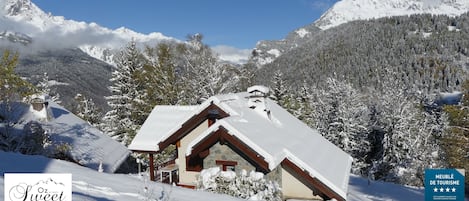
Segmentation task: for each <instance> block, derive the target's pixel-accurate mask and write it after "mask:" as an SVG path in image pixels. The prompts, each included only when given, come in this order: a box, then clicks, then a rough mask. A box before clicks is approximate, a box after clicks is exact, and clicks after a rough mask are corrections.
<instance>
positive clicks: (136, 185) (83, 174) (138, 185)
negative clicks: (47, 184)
mask: <svg viewBox="0 0 469 201" xmlns="http://www.w3.org/2000/svg"><path fill="white" fill-rule="evenodd" d="M0 161H8V163H0V198H3V196H4V195H3V194H4V191H3V189H4V187H3V185H4V178H3V174H4V173H9V172H39V173H41V172H46V173H72V186H73V187H72V188H73V189H72V190H73V200H97V201H107V200H116V201H119V200H144V199H145V198H146V197H152V198H154V199H156V198H160V197H162V195H164V196H166V197H165V198H169V199H168V200H178V201H186V200H187V201H195V200H204V201H210V200H214V201H215V200H226V201H230V200H233V201H234V200H239V199H235V198H232V197H229V196H224V195H216V194H211V193H206V192H200V191H194V190H189V189H183V188H179V187H173V186H169V185H165V184H160V183H154V182H148V181H145V179H144V178H142V177H139V176H136V175H124V174H108V173H99V172H98V171H95V170H92V169H88V168H85V167H81V166H78V165H76V164H73V163H69V162H65V161H60V160H54V159H48V158H45V157H42V156H26V155H21V154H16V153H8V152H1V151H0ZM145 187H148V189H150V190H149V191H147V193H145V191H144V188H145ZM147 195H151V196H147ZM348 200H349V201H408V200H424V190H423V189H419V188H412V187H405V186H400V185H396V184H391V183H384V182H374V181H372V182H370V183H368V181H367V180H366V179H363V178H361V177H358V176H351V178H350V185H349V192H348Z"/></svg>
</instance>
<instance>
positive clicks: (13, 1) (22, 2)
mask: <svg viewBox="0 0 469 201" xmlns="http://www.w3.org/2000/svg"><path fill="white" fill-rule="evenodd" d="M4 3H5V4H4V7H3V8H4V10H5V11H6V15H9V16H17V15H19V14H21V13H23V12H25V11H31V10H32V9H34V8H35V6H34V4H33V3H31V1H30V0H6V1H5V2H4Z"/></svg>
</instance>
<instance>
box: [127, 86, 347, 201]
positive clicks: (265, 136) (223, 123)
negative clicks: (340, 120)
mask: <svg viewBox="0 0 469 201" xmlns="http://www.w3.org/2000/svg"><path fill="white" fill-rule="evenodd" d="M251 95H252V94H250V93H247V92H242V93H236V94H222V95H217V96H213V97H210V98H209V99H208V100H207V101H205V102H204V103H202V104H201V105H199V106H187V107H182V106H156V107H155V109H153V111H152V113H151V114H150V116H149V117H148V119H147V120H146V121H145V123H144V125H143V126H142V129H141V130H140V131H139V132H138V134H137V135H136V136H135V138H134V140H133V141H132V143H131V145H130V146H129V149H131V150H139V151H158V149H159V147H158V144H159V143H160V142H163V141H165V140H166V139H168V138H169V137H170V136H171V134H173V133H174V132H176V131H177V130H178V129H180V128H181V127H182V126H183V124H184V123H185V122H186V121H188V120H189V119H190V118H191V117H193V116H194V115H197V114H198V113H200V112H202V111H203V110H205V109H206V108H207V107H209V106H210V105H211V104H214V105H216V106H218V107H219V108H220V109H222V110H223V111H224V112H226V113H228V114H229V116H228V117H225V118H222V119H219V120H217V121H216V123H215V124H213V125H212V126H211V127H209V128H208V129H207V130H206V131H204V133H202V134H201V135H200V136H199V137H197V138H196V139H194V140H193V141H192V142H191V143H190V144H189V146H188V149H187V150H186V154H187V155H191V152H192V149H193V148H194V146H196V145H197V144H198V143H200V142H201V141H203V140H204V139H205V138H206V137H208V136H210V135H211V134H212V133H213V132H214V131H216V130H218V129H219V128H220V127H223V128H225V129H227V130H228V132H229V134H230V135H233V136H236V138H238V139H240V140H241V141H242V142H243V143H245V144H246V145H248V146H249V147H250V148H252V149H253V150H254V151H256V152H257V153H258V154H259V155H261V156H262V157H263V158H264V159H265V161H266V162H267V163H268V165H269V169H271V170H273V169H274V168H276V167H278V165H279V164H280V163H281V162H282V161H284V160H285V159H288V160H289V161H291V162H292V163H294V164H295V165H296V166H297V167H299V168H301V169H303V170H305V171H306V172H308V173H309V174H310V176H311V177H312V178H317V179H318V180H320V181H321V182H322V183H323V184H324V185H326V186H327V187H329V188H330V189H332V190H333V191H334V192H336V193H337V194H338V195H340V196H342V197H343V198H345V197H346V192H347V188H348V181H349V175H350V168H351V164H352V157H351V156H349V155H348V154H347V153H345V152H344V151H342V150H341V149H340V148H338V147H337V146H335V145H334V144H332V143H331V142H329V141H327V140H326V139H325V138H324V137H322V136H321V135H320V134H319V133H318V132H317V131H316V130H314V129H311V128H310V127H308V126H307V125H306V124H304V123H303V122H302V121H300V120H298V119H297V118H296V117H294V116H293V115H291V114H290V113H288V111H286V110H285V109H283V108H282V107H280V106H279V105H278V104H276V103H275V102H274V101H272V100H270V99H268V98H266V99H265V101H264V103H263V104H265V108H266V109H265V110H259V109H257V108H254V109H253V108H252V107H251V108H250V107H249V97H250V96H251Z"/></svg>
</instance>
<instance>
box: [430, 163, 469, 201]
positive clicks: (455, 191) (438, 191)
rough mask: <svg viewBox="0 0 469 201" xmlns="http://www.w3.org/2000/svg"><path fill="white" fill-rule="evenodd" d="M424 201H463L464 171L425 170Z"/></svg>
mask: <svg viewBox="0 0 469 201" xmlns="http://www.w3.org/2000/svg"><path fill="white" fill-rule="evenodd" d="M425 201H464V170H461V169H427V170H425Z"/></svg>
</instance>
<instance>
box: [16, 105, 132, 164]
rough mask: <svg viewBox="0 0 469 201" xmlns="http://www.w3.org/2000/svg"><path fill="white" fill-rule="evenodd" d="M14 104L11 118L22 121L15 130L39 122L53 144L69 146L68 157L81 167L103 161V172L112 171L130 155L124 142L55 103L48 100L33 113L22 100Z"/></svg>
mask: <svg viewBox="0 0 469 201" xmlns="http://www.w3.org/2000/svg"><path fill="white" fill-rule="evenodd" d="M14 105H15V106H14V108H15V111H14V113H15V117H13V119H12V120H14V121H17V122H23V123H21V124H17V125H15V126H16V127H18V130H21V129H22V128H23V127H24V124H26V123H28V122H30V121H38V122H40V123H41V125H42V127H43V128H44V129H45V130H46V131H47V132H48V134H49V135H50V139H51V140H52V141H53V142H54V143H65V144H69V145H70V148H71V149H70V154H71V157H72V158H73V159H74V160H76V161H77V162H78V163H80V164H81V165H83V166H86V167H89V168H92V169H95V170H98V167H99V164H100V163H102V165H103V169H104V172H115V171H116V170H117V169H118V168H119V166H120V165H121V164H122V163H123V162H124V161H125V159H126V158H127V157H128V155H129V154H130V152H129V151H128V149H127V148H126V147H125V146H124V145H122V144H120V143H119V142H117V141H115V140H114V139H112V138H111V137H109V136H107V135H105V134H104V133H102V132H101V131H100V130H98V129H97V128H95V127H93V126H91V125H90V124H88V122H86V121H84V120H82V119H80V118H79V117H77V116H75V115H74V114H72V113H71V112H69V111H68V110H66V109H65V108H63V107H62V106H60V105H58V104H57V103H54V102H52V101H49V105H48V107H47V111H44V112H35V111H33V110H32V109H30V106H29V105H28V104H24V103H15V104H14ZM44 110H46V108H44ZM44 113H45V114H46V116H47V117H46V118H45V117H44ZM44 119H47V120H44Z"/></svg>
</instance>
